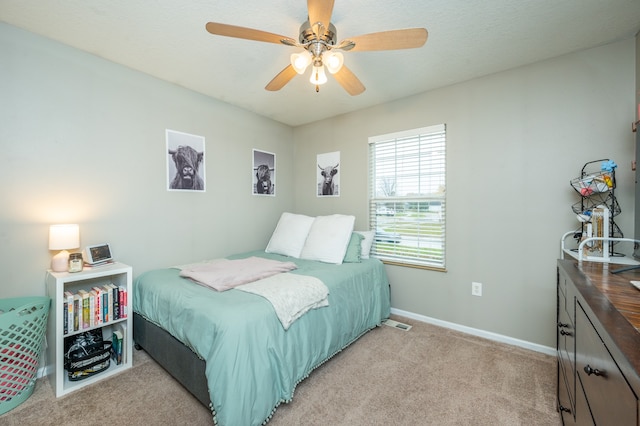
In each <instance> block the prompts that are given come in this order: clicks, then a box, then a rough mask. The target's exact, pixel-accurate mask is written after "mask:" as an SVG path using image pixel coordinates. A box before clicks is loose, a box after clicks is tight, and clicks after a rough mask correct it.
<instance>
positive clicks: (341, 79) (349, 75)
mask: <svg viewBox="0 0 640 426" xmlns="http://www.w3.org/2000/svg"><path fill="white" fill-rule="evenodd" d="M333 76H334V77H335V79H336V80H337V81H338V83H340V86H342V88H343V89H344V90H346V91H347V93H349V94H350V95H351V96H356V95H359V94H360V93H362V92H364V91H365V87H364V85H363V84H362V82H361V81H360V80H358V77H356V75H355V74H354V73H353V72H352V71H351V70H350V69H349V68H347V67H346V66H344V65H343V66H342V68H340V71H338V72H337V73H335V74H333Z"/></svg>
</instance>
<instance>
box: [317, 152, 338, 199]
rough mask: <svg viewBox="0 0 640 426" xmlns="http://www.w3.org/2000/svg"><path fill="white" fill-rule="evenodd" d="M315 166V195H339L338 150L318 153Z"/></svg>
mask: <svg viewBox="0 0 640 426" xmlns="http://www.w3.org/2000/svg"><path fill="white" fill-rule="evenodd" d="M316 163H317V165H318V166H317V167H316V182H317V187H316V195H317V196H318V197H339V196H340V173H339V172H340V151H336V152H327V153H326V154H318V156H317V161H316Z"/></svg>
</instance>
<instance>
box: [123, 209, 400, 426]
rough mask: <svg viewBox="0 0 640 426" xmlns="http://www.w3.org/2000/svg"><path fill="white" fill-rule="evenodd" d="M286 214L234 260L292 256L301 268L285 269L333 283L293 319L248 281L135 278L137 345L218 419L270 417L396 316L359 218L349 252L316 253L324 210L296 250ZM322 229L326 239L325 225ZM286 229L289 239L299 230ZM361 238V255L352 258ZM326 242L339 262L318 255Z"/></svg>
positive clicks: (175, 272)
mask: <svg viewBox="0 0 640 426" xmlns="http://www.w3.org/2000/svg"><path fill="white" fill-rule="evenodd" d="M284 215H285V214H283V217H281V219H280V222H279V223H278V227H276V231H274V235H273V236H272V238H271V241H270V242H269V245H268V246H267V249H266V250H256V251H251V252H247V253H242V254H238V255H234V256H229V257H228V259H229V260H241V259H256V258H259V259H268V260H269V261H274V262H292V263H294V264H295V269H293V270H291V271H290V272H286V273H285V274H282V275H287V276H289V278H293V279H294V280H304V279H308V278H309V277H313V278H312V279H317V280H319V281H320V282H321V283H323V284H324V285H325V286H326V289H327V290H328V296H327V297H326V301H327V302H328V306H322V305H319V306H316V307H312V308H310V309H309V310H308V311H307V312H306V313H303V314H302V315H301V316H300V317H299V318H297V319H294V320H293V321H292V322H290V324H288V325H287V326H285V323H284V322H283V321H282V319H281V317H280V316H278V315H276V312H277V309H276V308H275V307H274V306H275V305H272V303H271V302H270V301H269V300H267V299H266V298H265V297H263V296H261V295H258V294H253V293H251V292H248V291H243V290H242V286H241V287H236V288H231V289H229V290H226V291H220V292H218V291H213V290H212V289H210V288H207V287H206V286H203V285H201V284H199V283H196V282H194V281H192V280H191V279H188V278H185V277H183V276H181V268H176V267H174V268H166V269H159V270H153V271H149V272H146V273H143V274H141V275H140V276H139V277H138V278H137V279H136V280H135V282H134V289H133V293H134V294H133V310H134V340H135V343H136V346H140V347H142V348H143V349H144V350H145V351H147V353H149V355H150V356H152V357H153V358H154V359H155V360H156V361H157V362H158V363H159V364H160V365H162V366H163V367H164V368H165V369H166V370H167V371H168V372H169V373H171V374H172V375H173V376H174V377H175V378H176V379H177V380H178V381H179V382H180V383H182V385H183V386H185V387H186V388H187V389H188V390H189V391H190V392H191V393H193V394H194V395H195V396H196V398H198V399H199V400H200V401H201V402H202V403H203V404H206V405H208V406H209V407H210V408H211V411H212V416H213V420H214V422H215V423H217V424H219V425H222V426H226V425H259V424H264V423H266V422H268V421H269V419H270V418H271V416H272V415H273V413H274V412H275V410H276V408H277V407H278V406H279V405H280V404H281V403H283V402H290V401H291V400H292V399H293V395H294V391H295V388H296V386H297V384H298V383H300V382H301V381H302V380H304V379H305V378H306V377H308V375H309V374H310V373H311V372H312V371H313V370H314V369H315V368H317V367H318V366H320V365H322V364H323V363H324V362H326V361H327V360H329V359H330V358H332V357H333V356H334V355H335V354H337V353H338V352H340V351H341V350H342V349H344V348H345V347H347V346H348V345H350V344H351V343H353V342H355V341H356V340H357V339H358V338H359V337H360V336H362V335H363V334H364V333H366V332H367V331H369V330H371V329H372V328H374V327H376V326H378V325H380V324H381V322H382V321H383V320H384V319H386V318H388V317H389V311H390V303H389V283H388V280H387V276H386V273H385V269H384V266H383V264H382V263H381V262H380V261H379V260H377V259H373V258H368V256H364V257H363V255H364V254H365V253H364V251H366V250H365V249H364V245H363V243H365V241H364V240H365V239H366V238H365V237H358V238H354V237H356V236H357V233H356V232H352V229H353V221H351V228H349V227H348V226H346V227H345V229H347V230H348V236H347V237H346V238H347V244H346V247H345V248H344V249H342V246H343V242H340V243H339V244H338V246H339V247H341V250H342V251H340V250H339V251H338V254H336V253H335V247H331V244H329V246H330V247H329V248H326V247H325V248H322V249H319V251H318V250H315V249H314V250H315V252H314V250H311V251H310V250H306V249H305V247H306V246H307V245H308V244H309V243H310V242H313V239H314V237H313V235H314V223H315V224H316V225H317V221H318V220H317V219H318V218H321V217H318V218H311V219H310V222H311V224H309V226H308V227H307V226H306V225H305V227H303V229H302V232H301V233H299V232H296V234H300V235H298V237H297V238H298V239H301V240H303V241H299V242H298V243H297V246H299V247H294V251H293V252H289V251H288V250H289V249H288V248H285V249H282V247H280V248H278V245H277V244H276V243H277V238H276V237H277V233H278V228H280V227H281V225H282V224H283V218H284ZM322 218H324V217H322ZM284 222H286V221H284ZM307 222H309V220H307ZM289 225H290V224H289ZM318 228H319V229H316V231H318V232H320V234H321V235H323V236H324V242H326V237H327V236H328V234H327V230H326V228H325V227H323V226H319V227H318ZM286 229H287V230H288V231H287V238H288V239H290V237H291V235H290V232H289V230H290V229H291V228H290V227H287V228H286ZM333 232H334V231H331V233H330V234H331V235H329V237H330V238H332V239H333V238H335V235H333ZM344 232H346V231H344ZM344 232H343V233H344ZM343 237H344V236H342V237H340V238H342V239H343V240H344V238H343ZM354 240H355V242H354ZM285 242H286V243H287V244H289V243H291V241H290V240H286V241H285ZM305 242H306V243H305ZM272 243H273V244H272ZM305 244H306V245H305ZM356 244H357V253H358V255H357V256H355V257H356V258H357V261H356V260H353V259H351V260H348V259H347V258H348V257H349V253H348V252H349V251H352V250H351V249H350V248H353V247H356ZM287 247H289V246H287ZM361 248H362V250H363V251H361ZM323 250H324V251H325V252H326V253H328V252H327V251H326V250H329V251H331V252H332V253H331V255H332V256H334V259H333V260H334V262H328V261H327V259H324V260H317V258H319V257H320V258H321V257H322V256H323V254H322V253H321V252H322V251H323ZM283 253H284V254H283ZM343 253H344V254H343ZM291 254H294V255H296V254H297V256H291ZM335 256H338V257H339V258H340V259H339V260H340V261H339V262H336V261H335V260H336V258H335ZM267 280H268V279H267Z"/></svg>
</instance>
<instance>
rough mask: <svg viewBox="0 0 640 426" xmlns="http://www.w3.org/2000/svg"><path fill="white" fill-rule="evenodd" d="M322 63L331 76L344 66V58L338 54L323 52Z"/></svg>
mask: <svg viewBox="0 0 640 426" xmlns="http://www.w3.org/2000/svg"><path fill="white" fill-rule="evenodd" d="M322 61H323V62H324V64H325V65H326V66H327V69H328V70H329V72H330V73H331V74H335V73H337V72H338V71H340V69H341V68H342V65H343V64H344V56H343V55H342V53H340V52H324V54H323V55H322Z"/></svg>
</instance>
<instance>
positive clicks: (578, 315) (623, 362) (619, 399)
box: [557, 260, 640, 425]
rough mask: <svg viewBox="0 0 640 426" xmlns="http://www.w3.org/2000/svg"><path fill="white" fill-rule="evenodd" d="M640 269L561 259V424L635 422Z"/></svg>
mask: <svg viewBox="0 0 640 426" xmlns="http://www.w3.org/2000/svg"><path fill="white" fill-rule="evenodd" d="M630 280H634V281H635V280H640V271H630V272H625V273H622V274H612V273H611V271H610V270H609V265H607V264H603V263H600V262H576V261H574V260H559V261H558V268H557V285H558V286H557V326H558V330H557V354H558V410H559V411H560V413H561V415H562V420H563V423H564V424H565V425H586V424H596V425H606V424H615V425H638V424H640V419H639V417H638V409H639V405H638V395H640V332H639V331H638V328H640V292H639V291H638V290H637V289H636V288H634V286H632V285H631V283H630Z"/></svg>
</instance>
